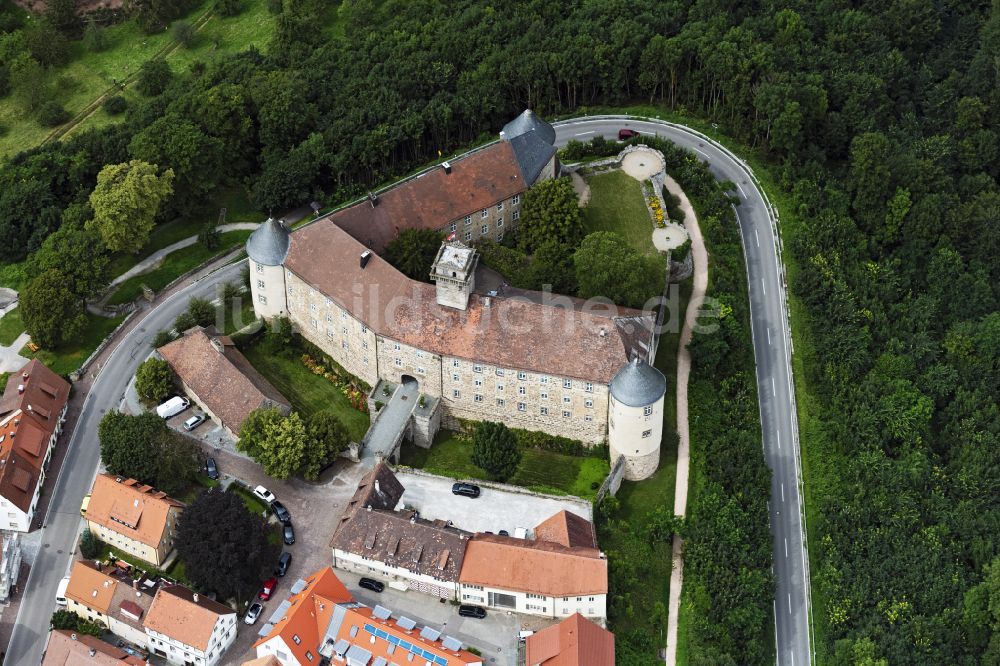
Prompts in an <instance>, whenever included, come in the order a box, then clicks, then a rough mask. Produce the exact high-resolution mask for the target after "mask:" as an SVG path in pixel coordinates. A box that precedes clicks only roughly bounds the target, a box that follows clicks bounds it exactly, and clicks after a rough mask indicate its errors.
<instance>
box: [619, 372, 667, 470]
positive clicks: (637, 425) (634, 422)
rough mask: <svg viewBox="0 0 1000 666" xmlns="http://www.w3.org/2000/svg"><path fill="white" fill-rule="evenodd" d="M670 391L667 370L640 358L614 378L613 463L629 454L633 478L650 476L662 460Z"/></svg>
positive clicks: (627, 466)
mask: <svg viewBox="0 0 1000 666" xmlns="http://www.w3.org/2000/svg"><path fill="white" fill-rule="evenodd" d="M666 392H667V380H666V378H665V377H664V376H663V373H662V372H660V371H659V370H657V369H656V368H654V367H652V366H650V365H649V364H648V363H646V362H645V361H643V360H641V359H639V358H633V359H632V360H631V361H630V362H629V363H627V364H625V365H624V366H622V368H621V369H620V370H619V371H618V372H617V373H616V374H615V376H614V378H613V379H612V380H611V399H610V412H611V413H610V419H609V421H608V445H609V447H610V449H611V463H612V464H614V462H615V461H616V460H618V456H625V472H624V477H625V478H626V479H628V480H629V481H639V480H641V479H646V478H648V477H649V476H651V475H652V474H653V472H655V471H656V468H657V467H658V466H659V464H660V439H661V438H662V436H663V400H664V396H665V394H666Z"/></svg>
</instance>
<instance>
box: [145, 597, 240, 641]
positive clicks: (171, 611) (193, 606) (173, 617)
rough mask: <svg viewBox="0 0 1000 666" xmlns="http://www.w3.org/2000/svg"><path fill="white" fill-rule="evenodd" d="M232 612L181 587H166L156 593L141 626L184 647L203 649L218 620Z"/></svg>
mask: <svg viewBox="0 0 1000 666" xmlns="http://www.w3.org/2000/svg"><path fill="white" fill-rule="evenodd" d="M235 613H236V611H234V610H233V609H232V608H230V607H229V606H225V605H223V604H220V603H219V602H217V601H213V600H211V599H209V598H208V597H206V596H205V595H203V594H202V595H199V594H197V593H196V592H193V591H192V590H189V589H188V588H186V587H184V586H183V585H168V586H166V587H161V588H160V589H158V590H157V591H156V596H155V597H154V598H153V603H152V605H151V606H150V608H149V611H148V612H147V613H146V619H145V620H143V623H142V624H143V626H144V627H146V628H148V629H151V630H152V631H156V632H159V633H161V634H165V635H167V636H169V637H170V638H173V639H174V640H177V641H180V642H182V643H184V644H185V645H190V646H192V647H195V648H197V649H199V650H206V649H208V641H209V640H210V639H211V638H212V631H213V630H214V629H215V625H216V624H217V623H218V621H219V618H220V617H221V616H224V615H230V614H235Z"/></svg>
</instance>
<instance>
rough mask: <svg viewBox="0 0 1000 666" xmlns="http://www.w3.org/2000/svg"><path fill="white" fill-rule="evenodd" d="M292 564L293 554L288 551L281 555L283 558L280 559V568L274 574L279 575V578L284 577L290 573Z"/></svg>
mask: <svg viewBox="0 0 1000 666" xmlns="http://www.w3.org/2000/svg"><path fill="white" fill-rule="evenodd" d="M291 563H292V554H291V553H289V552H288V551H287V550H286V551H285V552H283V553H282V554H281V557H279V558H278V568H277V569H275V570H274V573H276V574H278V575H279V576H284V575H285V574H286V573H288V565H290V564H291Z"/></svg>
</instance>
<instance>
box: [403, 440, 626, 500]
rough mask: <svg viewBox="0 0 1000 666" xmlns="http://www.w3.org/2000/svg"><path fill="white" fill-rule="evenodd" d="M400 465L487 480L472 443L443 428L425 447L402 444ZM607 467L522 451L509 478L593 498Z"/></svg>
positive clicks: (533, 486) (545, 489)
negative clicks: (473, 453) (477, 461)
mask: <svg viewBox="0 0 1000 666" xmlns="http://www.w3.org/2000/svg"><path fill="white" fill-rule="evenodd" d="M401 458H402V459H401V461H400V462H401V464H403V465H408V466H410V467H417V468H420V469H424V470H426V471H428V472H432V473H434V474H440V475H441V476H448V477H452V478H456V479H457V478H470V479H483V480H486V479H488V478H489V476H488V475H487V474H486V472H485V471H484V470H482V469H480V468H479V467H476V466H475V465H474V464H473V463H472V442H471V441H470V440H468V439H460V438H459V437H457V436H456V434H455V433H453V432H450V431H446V430H442V431H441V432H440V433H438V436H437V438H436V439H435V441H434V446H433V447H431V448H430V449H429V450H428V449H421V448H419V447H416V446H413V445H412V444H411V445H407V446H404V447H403V450H402V455H401ZM608 471H609V466H608V462H607V461H606V460H603V459H600V458H584V457H580V456H567V455H563V454H559V453H552V452H551V451H538V450H535V449H524V450H522V456H521V465H520V466H519V467H518V470H517V473H516V474H515V475H514V476H513V477H512V478H511V479H510V480H509V481H508V482H509V483H511V484H514V485H517V486H523V487H525V488H529V489H531V490H535V491H538V492H545V493H550V494H554V495H567V494H568V495H576V496H577V497H582V498H585V499H593V498H594V496H595V495H596V494H597V489H596V488H592V487H591V486H592V485H593V484H594V483H596V484H597V485H598V486H600V484H601V482H602V481H604V477H606V476H607V475H608Z"/></svg>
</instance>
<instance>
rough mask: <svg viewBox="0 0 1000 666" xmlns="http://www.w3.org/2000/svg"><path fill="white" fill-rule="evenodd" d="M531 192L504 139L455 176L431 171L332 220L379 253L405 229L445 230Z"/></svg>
mask: <svg viewBox="0 0 1000 666" xmlns="http://www.w3.org/2000/svg"><path fill="white" fill-rule="evenodd" d="M527 188H528V184H527V183H525V181H524V177H523V176H522V175H521V168H520V167H519V166H518V164H517V159H516V157H515V155H514V151H513V150H512V149H511V147H510V144H509V143H507V142H506V141H500V142H497V143H494V144H492V145H489V146H487V147H485V148H483V149H482V150H478V151H476V152H474V153H472V154H471V155H468V156H466V157H463V158H461V159H458V160H455V161H454V162H451V173H450V174H448V173H445V170H444V169H443V168H436V169H431V170H430V171H428V172H427V173H425V174H423V175H421V176H418V177H417V178H414V179H413V180H409V181H406V182H404V183H400V184H399V185H397V186H395V187H393V188H391V189H389V190H386V191H385V192H382V193H380V194H379V195H378V198H377V205H375V206H374V207H373V206H372V205H371V203H370V202H367V201H365V202H362V203H359V204H355V205H354V206H351V207H349V208H345V209H343V210H340V211H337V212H336V213H334V214H333V215H332V216H330V219H332V220H333V222H334V223H336V224H337V225H338V226H340V227H342V228H344V229H345V230H346V231H347V232H348V233H349V234H351V235H352V236H353V237H354V238H356V239H357V240H358V241H359V242H360V243H362V244H363V245H365V246H367V247H370V248H373V249H375V250H376V251H378V252H380V251H382V250H383V249H384V248H385V246H386V245H387V244H388V243H389V242H390V241H391V240H392V239H394V238H395V237H396V236H398V235H399V232H401V231H403V230H405V229H440V228H441V227H443V226H444V225H446V224H447V223H449V222H451V221H453V220H456V219H458V218H459V217H463V216H465V215H468V214H470V213H473V212H477V211H480V210H482V209H484V208H488V207H490V206H493V205H495V204H496V203H497V202H499V201H502V200H504V199H509V198H510V197H512V196H514V195H515V194H518V193H520V192H523V191H524V190H526V189H527ZM427 268H428V270H430V266H428V267H427Z"/></svg>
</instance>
